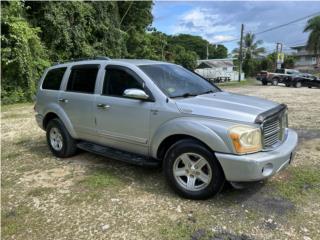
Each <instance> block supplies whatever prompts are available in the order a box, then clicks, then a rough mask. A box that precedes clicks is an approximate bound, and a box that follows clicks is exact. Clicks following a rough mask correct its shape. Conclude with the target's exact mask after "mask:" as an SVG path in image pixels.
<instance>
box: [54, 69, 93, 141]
mask: <svg viewBox="0 0 320 240" xmlns="http://www.w3.org/2000/svg"><path fill="white" fill-rule="evenodd" d="M98 71H99V65H97V64H85V65H75V66H73V67H71V70H70V74H69V78H68V82H67V84H66V87H65V91H62V92H61V93H60V96H59V99H58V100H59V104H60V105H61V106H62V108H63V109H64V111H65V113H66V114H67V116H68V118H69V120H70V121H71V124H72V126H73V127H74V129H75V131H76V133H77V135H78V137H79V138H81V139H84V140H91V139H93V138H94V135H95V125H94V115H93V114H94V112H93V106H94V90H95V84H96V79H97V75H98Z"/></svg>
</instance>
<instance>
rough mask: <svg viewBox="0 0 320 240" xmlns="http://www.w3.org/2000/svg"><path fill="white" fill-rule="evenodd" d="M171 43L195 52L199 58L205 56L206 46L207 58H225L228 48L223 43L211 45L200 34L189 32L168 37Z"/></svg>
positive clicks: (204, 57)
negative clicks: (195, 34) (190, 33)
mask: <svg viewBox="0 0 320 240" xmlns="http://www.w3.org/2000/svg"><path fill="white" fill-rule="evenodd" d="M168 42H169V44H171V45H180V46H182V47H184V48H185V49H186V50H189V51H193V52H195V53H196V54H197V55H198V57H199V58H200V59H206V58H207V47H208V50H209V58H226V57H227V54H228V50H227V48H226V47H225V46H223V45H212V44H210V43H209V42H208V41H207V40H204V39H203V38H202V37H200V36H193V35H189V34H179V35H177V36H172V37H170V38H169V39H168Z"/></svg>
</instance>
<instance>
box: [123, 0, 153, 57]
mask: <svg viewBox="0 0 320 240" xmlns="http://www.w3.org/2000/svg"><path fill="white" fill-rule="evenodd" d="M117 4H118V8H119V16H120V23H119V25H120V29H121V31H123V32H125V33H126V47H127V52H128V53H127V55H126V56H125V57H129V58H151V59H155V55H154V53H153V52H154V49H152V46H151V37H150V35H147V34H146V30H147V27H148V26H149V25H150V24H151V23H152V19H153V17H152V14H151V8H152V4H153V3H152V1H119V2H117Z"/></svg>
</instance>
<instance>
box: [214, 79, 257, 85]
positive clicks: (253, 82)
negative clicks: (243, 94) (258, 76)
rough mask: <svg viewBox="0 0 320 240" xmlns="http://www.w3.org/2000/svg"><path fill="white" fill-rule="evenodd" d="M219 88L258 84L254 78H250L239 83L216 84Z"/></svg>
mask: <svg viewBox="0 0 320 240" xmlns="http://www.w3.org/2000/svg"><path fill="white" fill-rule="evenodd" d="M216 84H217V86H218V87H242V86H249V85H255V84H257V81H256V80H255V79H253V78H248V79H245V80H241V81H240V82H238V81H230V82H224V83H216Z"/></svg>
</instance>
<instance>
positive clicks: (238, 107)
mask: <svg viewBox="0 0 320 240" xmlns="http://www.w3.org/2000/svg"><path fill="white" fill-rule="evenodd" d="M176 104H177V106H178V108H179V110H180V111H181V112H184V113H188V114H194V115H199V116H206V117H213V118H221V119H228V120H236V121H241V122H251V123H254V121H255V119H256V117H257V115H259V114H260V113H263V112H265V111H267V110H270V109H271V108H274V107H276V106H277V105H279V104H278V103H276V102H272V101H269V100H265V99H262V98H258V97H251V96H244V95H240V94H234V93H228V92H217V93H211V94H205V95H199V96H196V97H189V98H182V99H176Z"/></svg>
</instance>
